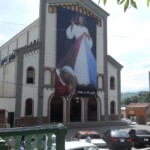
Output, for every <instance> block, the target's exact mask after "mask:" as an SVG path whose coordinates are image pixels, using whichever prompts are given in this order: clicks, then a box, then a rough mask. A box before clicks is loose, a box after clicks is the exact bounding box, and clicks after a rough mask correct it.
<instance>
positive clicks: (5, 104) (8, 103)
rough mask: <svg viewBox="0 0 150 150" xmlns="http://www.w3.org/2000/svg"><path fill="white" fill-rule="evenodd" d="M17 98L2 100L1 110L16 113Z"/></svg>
mask: <svg viewBox="0 0 150 150" xmlns="http://www.w3.org/2000/svg"><path fill="white" fill-rule="evenodd" d="M15 102H16V99H15V98H0V109H5V110H6V111H8V112H15Z"/></svg>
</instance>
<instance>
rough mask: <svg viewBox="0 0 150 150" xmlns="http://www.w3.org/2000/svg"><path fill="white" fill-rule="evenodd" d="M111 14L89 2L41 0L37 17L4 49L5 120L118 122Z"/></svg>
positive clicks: (1, 98)
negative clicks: (110, 47)
mask: <svg viewBox="0 0 150 150" xmlns="http://www.w3.org/2000/svg"><path fill="white" fill-rule="evenodd" d="M108 16H109V14H108V13H107V12H105V11H104V10H103V9H101V8H100V7H99V6H98V5H96V4H95V3H94V2H92V1H91V0H86V1H83V0H80V1H79V0H69V1H68V0H48V1H47V0H41V2H40V15H39V19H37V20H36V21H34V22H33V23H32V24H30V25H29V26H28V27H26V28H25V29H24V30H22V31H21V32H20V33H18V34H17V35H16V36H14V37H13V38H12V39H10V40H9V41H8V42H6V43H5V44H4V45H2V46H1V47H0V61H1V66H0V81H1V82H0V115H1V118H2V119H1V120H0V121H1V124H2V123H8V124H10V125H11V126H15V125H21V124H25V125H29V124H31V125H33V124H39V123H53V122H62V123H70V122H88V121H115V120H120V117H121V105H120V101H121V96H120V93H121V82H120V78H121V76H120V72H121V69H122V67H123V66H122V65H121V64H119V63H118V62H117V61H116V60H115V59H113V58H112V57H111V56H110V55H108V54H107V17H108Z"/></svg>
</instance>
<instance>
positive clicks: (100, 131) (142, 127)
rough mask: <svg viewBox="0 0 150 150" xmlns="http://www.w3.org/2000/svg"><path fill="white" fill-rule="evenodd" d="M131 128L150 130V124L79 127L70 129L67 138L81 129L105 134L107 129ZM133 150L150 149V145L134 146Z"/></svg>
mask: <svg viewBox="0 0 150 150" xmlns="http://www.w3.org/2000/svg"><path fill="white" fill-rule="evenodd" d="M130 128H140V129H148V130H150V126H145V125H130V126H110V127H91V128H78V129H68V131H67V136H66V140H67V141H69V140H70V139H71V136H72V135H73V134H74V133H75V132H76V131H79V130H94V131H97V132H99V134H100V135H102V134H103V132H104V131H106V130H107V129H124V130H129V129H130ZM100 150H108V149H100ZM132 150H150V147H145V148H132Z"/></svg>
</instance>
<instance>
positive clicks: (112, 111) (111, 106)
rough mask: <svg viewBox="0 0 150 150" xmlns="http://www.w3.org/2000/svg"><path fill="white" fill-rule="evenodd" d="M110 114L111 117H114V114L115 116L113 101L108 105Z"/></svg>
mask: <svg viewBox="0 0 150 150" xmlns="http://www.w3.org/2000/svg"><path fill="white" fill-rule="evenodd" d="M110 114H111V115H114V114H115V102H114V101H112V102H111V103H110Z"/></svg>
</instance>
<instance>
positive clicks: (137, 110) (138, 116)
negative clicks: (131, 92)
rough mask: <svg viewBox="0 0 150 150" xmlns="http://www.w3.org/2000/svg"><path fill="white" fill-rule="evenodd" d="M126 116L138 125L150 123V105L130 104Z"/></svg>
mask: <svg viewBox="0 0 150 150" xmlns="http://www.w3.org/2000/svg"><path fill="white" fill-rule="evenodd" d="M126 116H127V118H129V119H131V120H132V121H136V122H137V123H138V124H146V122H149V121H150V103H130V104H129V105H128V106H127V107H126Z"/></svg>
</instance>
